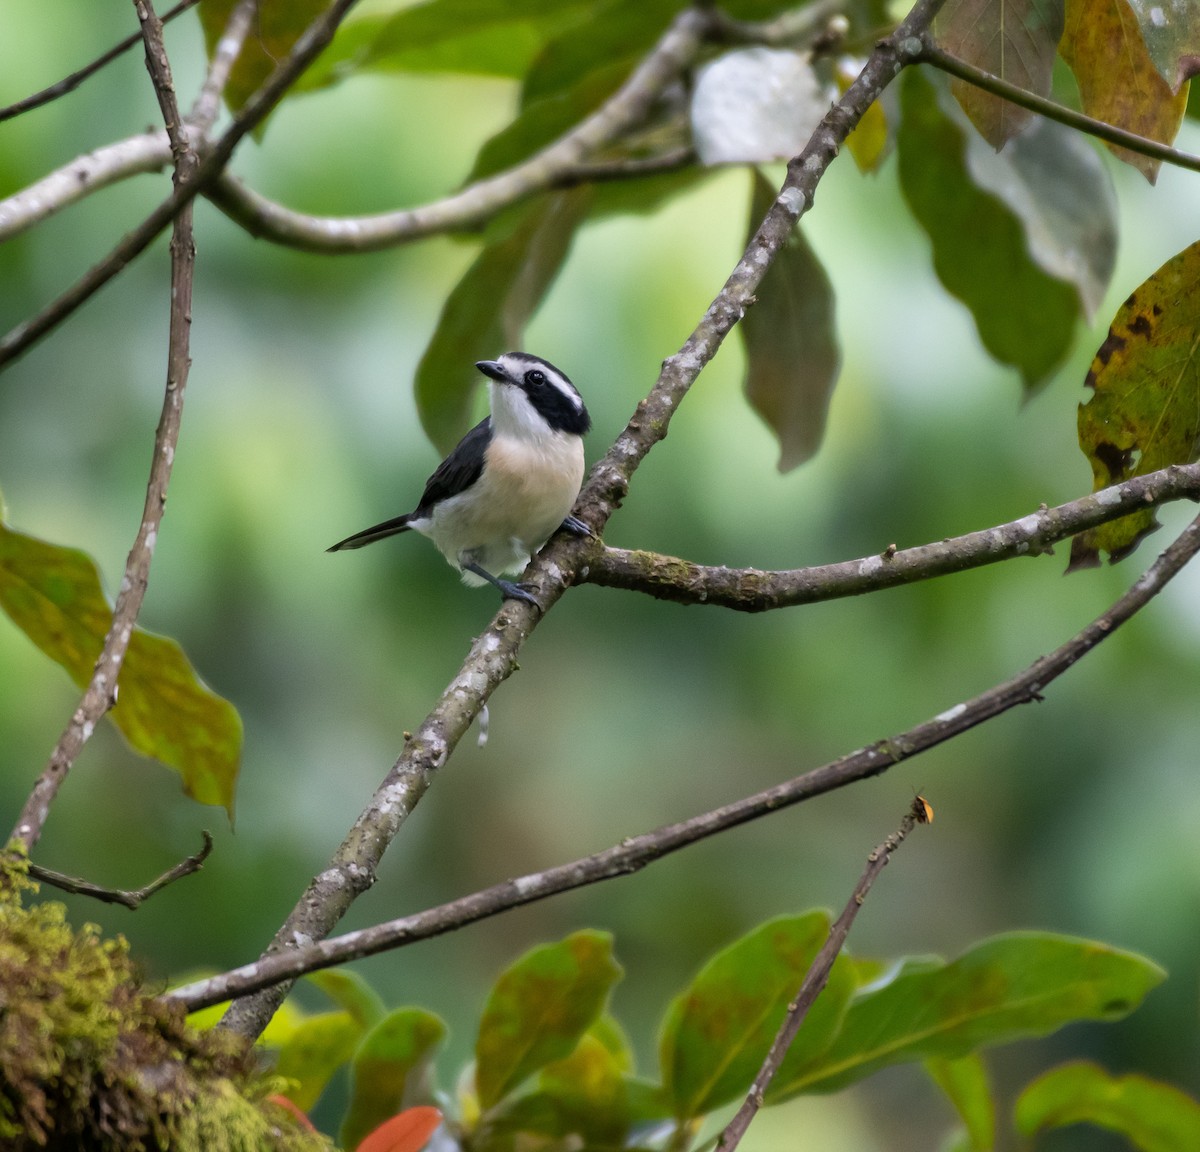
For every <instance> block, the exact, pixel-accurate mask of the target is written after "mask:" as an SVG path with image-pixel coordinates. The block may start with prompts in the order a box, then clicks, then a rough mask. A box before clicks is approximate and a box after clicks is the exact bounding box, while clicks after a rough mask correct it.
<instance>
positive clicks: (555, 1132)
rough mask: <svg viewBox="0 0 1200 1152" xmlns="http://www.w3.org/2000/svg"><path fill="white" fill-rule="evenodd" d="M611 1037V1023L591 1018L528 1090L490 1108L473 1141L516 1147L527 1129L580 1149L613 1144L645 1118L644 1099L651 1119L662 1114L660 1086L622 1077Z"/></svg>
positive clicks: (622, 1058) (623, 1060)
mask: <svg viewBox="0 0 1200 1152" xmlns="http://www.w3.org/2000/svg"><path fill="white" fill-rule="evenodd" d="M612 1039H613V1034H612V1031H611V1026H609V1027H606V1026H605V1025H604V1022H603V1020H601V1021H597V1022H596V1024H595V1025H593V1027H592V1028H591V1029H590V1030H589V1031H588V1032H586V1033H585V1034H584V1035H583V1036H582V1037H581V1038H580V1040H579V1043H578V1044H577V1045H576V1046H575V1050H574V1051H573V1052H572V1053H571V1054H570V1055H569V1056H567V1057H565V1058H564V1059H562V1060H556V1061H554V1062H553V1063H551V1064H547V1065H546V1066H545V1067H544V1068H542V1070H541V1071H540V1072H539V1073H538V1076H537V1080H536V1082H535V1087H534V1089H533V1091H531V1092H528V1093H525V1094H523V1095H519V1096H516V1097H512V1096H510V1097H509V1098H508V1099H507V1100H506V1101H505V1102H504V1103H503V1104H501V1105H500V1106H499V1107H498V1108H496V1109H494V1110H493V1111H492V1113H491V1114H490V1115H489V1117H488V1119H487V1122H486V1134H485V1135H484V1136H482V1137H479V1138H478V1140H477V1141H476V1143H482V1145H483V1146H484V1147H487V1148H493V1149H494V1148H495V1147H497V1146H498V1145H499V1146H501V1147H510V1146H511V1147H513V1148H518V1147H521V1146H524V1145H527V1144H528V1143H529V1139H528V1137H529V1134H533V1135H535V1136H537V1137H543V1138H544V1137H550V1138H552V1139H553V1140H555V1141H556V1142H561V1141H564V1140H567V1139H568V1138H570V1142H571V1143H572V1144H575V1143H578V1144H579V1145H581V1146H582V1147H585V1148H597V1147H609V1148H619V1147H621V1146H622V1145H624V1144H625V1143H626V1141H627V1138H628V1136H629V1132H630V1129H631V1128H632V1126H633V1124H634V1123H635V1122H645V1120H646V1119H647V1117H646V1115H645V1113H646V1101H647V1100H648V1099H653V1100H654V1102H655V1105H656V1107H655V1108H654V1109H653V1119H654V1120H661V1119H665V1118H666V1116H667V1115H668V1114H669V1110H668V1109H666V1107H665V1105H664V1103H663V1099H662V1093H661V1091H658V1090H657V1089H656V1087H655V1086H650V1085H646V1084H645V1083H644V1082H642V1081H637V1080H633V1079H632V1078H630V1077H629V1076H627V1067H628V1063H629V1053H628V1052H627V1051H622V1052H614V1051H613V1050H612V1048H611V1047H610V1043H611V1041H612ZM538 1142H540V1141H538Z"/></svg>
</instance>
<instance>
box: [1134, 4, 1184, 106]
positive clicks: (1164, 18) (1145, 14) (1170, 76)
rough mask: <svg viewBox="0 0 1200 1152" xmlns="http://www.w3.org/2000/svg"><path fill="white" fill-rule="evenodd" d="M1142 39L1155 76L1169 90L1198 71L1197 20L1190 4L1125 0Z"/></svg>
mask: <svg viewBox="0 0 1200 1152" xmlns="http://www.w3.org/2000/svg"><path fill="white" fill-rule="evenodd" d="M1129 7H1130V8H1132V9H1133V14H1134V16H1135V17H1136V18H1137V22H1138V27H1139V28H1140V29H1141V32H1142V40H1143V41H1144V42H1145V45H1146V48H1147V50H1148V51H1149V53H1150V59H1151V60H1153V61H1154V66H1155V68H1157V69H1158V71H1159V75H1161V76H1162V78H1163V79H1164V80H1165V81H1166V82H1167V83H1168V84H1169V85H1170V86H1171V90H1172V91H1173V92H1177V91H1178V90H1179V86H1180V85H1181V84H1182V83H1183V82H1184V81H1185V80H1186V79H1187V78H1188V77H1189V76H1195V75H1196V72H1197V71H1200V21H1198V20H1197V19H1196V10H1195V7H1194V5H1192V4H1189V3H1183V4H1164V3H1163V2H1162V0H1129Z"/></svg>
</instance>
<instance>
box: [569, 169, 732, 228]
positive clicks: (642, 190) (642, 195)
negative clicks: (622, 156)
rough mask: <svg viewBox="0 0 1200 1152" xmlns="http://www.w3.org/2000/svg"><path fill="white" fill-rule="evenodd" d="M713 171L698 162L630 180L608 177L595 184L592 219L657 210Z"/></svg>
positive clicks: (590, 211)
mask: <svg viewBox="0 0 1200 1152" xmlns="http://www.w3.org/2000/svg"><path fill="white" fill-rule="evenodd" d="M711 175H712V173H711V172H710V171H707V170H705V169H703V168H701V167H699V166H698V165H695V164H693V165H689V166H688V167H686V168H679V169H677V170H675V171H672V172H657V173H655V174H654V175H652V176H638V177H635V178H631V179H628V180H604V181H601V182H600V183H598V184H594V185H592V201H591V207H590V208H589V211H588V219H590V220H598V219H599V218H600V217H602V216H613V215H622V214H635V215H640V216H645V215H649V214H650V213H653V212H657V211H658V210H659V209H660V208H661V207H662V206H663V205H664V204H665V203H666V202H667V201H668V200H673V199H674V198H675V197H676V196H680V195H682V194H683V193H685V192H691V191H693V190H694V189H695V188H697V187H699V186H700V185H701V184H702V183H704V181H705V180H707V179H708V178H709V177H710V176H711Z"/></svg>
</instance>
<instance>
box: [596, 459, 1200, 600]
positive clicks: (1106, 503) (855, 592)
mask: <svg viewBox="0 0 1200 1152" xmlns="http://www.w3.org/2000/svg"><path fill="white" fill-rule="evenodd" d="M1181 499H1187V500H1200V464H1189V465H1186V466H1181V465H1172V466H1171V467H1169V468H1164V469H1162V471H1160V472H1151V473H1148V474H1147V475H1145V476H1138V477H1136V478H1135V479H1133V480H1130V481H1128V482H1126V483H1124V484H1116V485H1114V486H1113V487H1111V488H1104V489H1102V490H1101V491H1099V492H1094V493H1092V494H1091V495H1090V496H1084V497H1082V498H1080V499H1078V500H1072V501H1071V502H1070V503H1068V504H1060V505H1059V506H1058V507H1057V508H1047V507H1045V506H1044V505H1043V506H1042V507H1041V508H1040V509H1038V511H1036V512H1031V513H1030V514H1029V515H1028V516H1022V517H1021V518H1020V519H1019V520H1014V521H1012V522H1011V523H1008V524H1001V525H999V526H997V527H995V528H986V529H984V530H983V531H980V532H968V533H967V534H966V535H964V536H955V537H952V538H950V539H946V540H941V541H938V542H937V543H933V544H923V545H921V546H920V547H917V548H905V549H903V550H900V551H897V550H896V548H895V546H892V547H890V548H887V549H885V550H884V551H883V552H882V553H879V554H876V555H871V556H864V557H862V558H861V559H858V560H843V561H841V562H840V563H837V564H822V565H820V566H818V567H813V568H793V569H789V570H786V571H781V572H763V571H760V570H758V569H756V568H725V567H719V568H717V567H706V566H704V565H701V564H692V563H690V562H689V561H687V560H679V559H676V558H675V557H674V556H664V555H661V554H659V553H657V552H642V551H627V550H625V549H623V548H608V547H603V548H600V547H598V548H597V550H596V555H595V557H594V558H589V560H588V562H587V567H586V568H585V569H584V570H582V571H581V572H580V576H579V578H580V580H581V581H583V582H587V583H589V584H599V585H602V586H604V587H607V588H625V589H628V590H631V591H634V592H645V593H647V594H648V595H650V596H655V597H657V598H658V599H660V600H672V601H674V602H675V603H677V604H711V605H717V606H719V607H722V608H733V609H735V610H737V611H739V612H766V611H769V610H770V609H774V608H789V607H793V606H795V605H797V604H813V603H816V602H818V601H821V600H836V599H840V598H841V597H844V596H859V595H862V594H863V593H866V592H876V591H878V590H879V589H881V588H894V587H895V586H896V585H898V584H911V583H915V582H916V581H918V580H928V579H930V578H931V577H934V576H944V575H947V574H948V573H951V572H965V571H967V570H969V569H971V568H980V567H982V566H983V565H985V564H995V563H997V562H998V561H1001V560H1010V559H1012V558H1013V557H1016V556H1038V555H1041V554H1043V553H1046V552H1050V551H1052V545H1054V544H1056V543H1057V542H1058V541H1060V540H1065V539H1066V538H1067V537H1069V536H1073V535H1075V534H1076V533H1077V532H1082V531H1084V530H1085V529H1087V528H1094V527H1096V525H1098V524H1104V523H1107V522H1108V521H1110V520H1117V519H1119V518H1120V517H1121V516H1125V515H1127V514H1128V513H1130V512H1134V511H1136V510H1138V509H1141V508H1149V507H1153V506H1155V505H1157V504H1164V503H1167V502H1169V501H1172V500H1181Z"/></svg>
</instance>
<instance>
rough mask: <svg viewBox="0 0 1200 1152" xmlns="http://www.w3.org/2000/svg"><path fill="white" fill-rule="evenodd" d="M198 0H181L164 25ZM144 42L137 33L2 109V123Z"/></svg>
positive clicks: (64, 90)
mask: <svg viewBox="0 0 1200 1152" xmlns="http://www.w3.org/2000/svg"><path fill="white" fill-rule="evenodd" d="M196 2H197V0H180V3H178V4H176V5H175V7H174V8H172V9H171V10H170V11H169V12H166V13H164V14H163V18H162V22H163V23H164V24H166V23H168V22H169V21H171V20H174V19H175V17H176V16H178V15H179V14H180V13H181V12H186V11H187V10H188V9H189V8H191V7H192V5H193V4H195V3H196ZM141 42H142V34H141V33H140V32H135V33H134V34H133V35H132V36H127V37H126V38H125V39H124V40H122V41H121V42H120V44H116V45H114V46H113V47H112V48H110V49H109V50H108V51H107V52H105V53H104V55H102V56H99V57H97V58H96V59H95V60H93V61H92V62H91V63H90V64H88V65H86V66H85V67H83V68H80V69H79V71H78V72H72V73H71V75H70V76H64V77H63V79H61V80H60V81H59V82H58V83H57V84H51V85H50V87H49V88H43V89H42V90H41V91H40V92H35V93H33V95H32V96H26V97H25V99H24V100H18V101H17V102H16V103H15V104H10V105H8V107H7V108H0V123H3V122H4V121H5V120H12V119H13V118H14V117H16V116H20V115H21V114H22V113H24V112H32V111H33V109H34V108H40V107H42V105H43V104H49V103H50V102H51V101H52V100H57V99H58V98H59V97H60V96H65V95H66V94H67V93H68V92H74V91H75V89H76V88H78V87H79V85H80V84H82V83H83V82H84V81H85V80H86V79H88V77H89V76H94V75H95V74H96V73H97V72H99V71H100V69H101V68H104V67H105V66H106V65H108V64H111V63H112V62H113V61H114V60H116V59H117V57H118V56H122V55H124V54H125V53H126V52H128V51H129V49H130V48H132V47H133V46H134V45H135V44H140V43H141Z"/></svg>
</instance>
